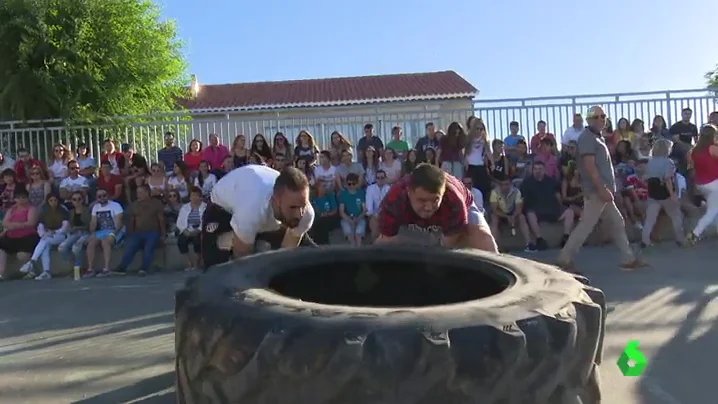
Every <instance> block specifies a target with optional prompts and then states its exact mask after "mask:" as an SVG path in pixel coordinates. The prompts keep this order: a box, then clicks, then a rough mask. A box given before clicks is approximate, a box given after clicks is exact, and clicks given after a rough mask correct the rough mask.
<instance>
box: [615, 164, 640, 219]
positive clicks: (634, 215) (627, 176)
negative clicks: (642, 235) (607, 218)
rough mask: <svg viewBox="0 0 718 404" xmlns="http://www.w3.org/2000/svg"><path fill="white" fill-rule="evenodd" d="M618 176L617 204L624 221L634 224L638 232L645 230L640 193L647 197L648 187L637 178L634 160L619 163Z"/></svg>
mask: <svg viewBox="0 0 718 404" xmlns="http://www.w3.org/2000/svg"><path fill="white" fill-rule="evenodd" d="M614 170H615V173H616V174H615V175H616V189H617V191H616V197H615V202H616V206H617V207H618V209H619V211H621V214H622V215H624V220H626V222H628V223H630V224H632V225H633V226H634V227H635V228H637V229H638V230H642V229H643V220H642V217H643V214H642V212H643V209H642V206H641V205H640V201H641V199H640V197H639V196H638V195H639V193H640V194H643V195H644V196H645V194H646V186H645V183H644V182H643V181H641V180H640V178H639V177H638V176H636V167H635V163H634V162H633V160H629V161H628V162H626V163H619V164H618V165H616V166H615V168H614Z"/></svg>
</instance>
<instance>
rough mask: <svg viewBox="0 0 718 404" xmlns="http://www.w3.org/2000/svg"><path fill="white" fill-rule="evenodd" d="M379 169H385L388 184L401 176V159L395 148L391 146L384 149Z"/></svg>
mask: <svg viewBox="0 0 718 404" xmlns="http://www.w3.org/2000/svg"><path fill="white" fill-rule="evenodd" d="M379 170H380V171H384V173H385V175H386V182H387V183H388V184H393V183H394V181H396V180H398V179H399V178H401V161H399V159H397V158H396V152H394V149H392V148H390V147H387V148H386V149H384V158H383V160H382V162H381V163H379ZM377 174H378V172H377Z"/></svg>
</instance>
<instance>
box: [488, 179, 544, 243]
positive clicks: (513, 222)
mask: <svg viewBox="0 0 718 404" xmlns="http://www.w3.org/2000/svg"><path fill="white" fill-rule="evenodd" d="M497 180H498V186H497V187H496V188H495V189H494V190H493V191H491V225H490V226H491V233H493V235H494V238H498V237H499V235H500V234H501V233H500V225H501V224H502V223H504V224H506V225H508V226H509V228H510V229H511V235H512V236H515V235H516V227H517V226H518V228H519V231H520V232H521V236H522V237H523V238H524V243H525V244H526V250H528V251H534V250H535V247H532V246H531V232H530V231H529V226H528V223H527V222H526V216H524V213H523V204H524V201H523V198H522V196H521V191H520V190H519V189H518V188H516V187H515V186H514V185H513V184H512V183H511V180H510V179H509V177H508V176H504V177H500V178H498V179H497Z"/></svg>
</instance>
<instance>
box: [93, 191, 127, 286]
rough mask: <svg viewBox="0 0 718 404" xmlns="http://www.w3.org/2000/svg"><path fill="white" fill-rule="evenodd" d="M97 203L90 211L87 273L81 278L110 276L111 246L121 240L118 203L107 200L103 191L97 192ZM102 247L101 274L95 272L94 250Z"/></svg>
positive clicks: (122, 233)
mask: <svg viewBox="0 0 718 404" xmlns="http://www.w3.org/2000/svg"><path fill="white" fill-rule="evenodd" d="M96 196H97V203H95V204H94V205H93V206H92V210H91V211H90V237H89V238H88V239H87V271H85V274H84V275H83V278H91V277H93V276H96V275H97V276H100V277H104V276H108V275H110V269H109V268H110V258H112V246H113V245H115V243H117V242H119V241H121V240H122V237H123V236H124V226H123V225H122V213H123V209H122V206H120V204H119V203H117V202H115V201H112V200H110V199H109V194H108V193H107V191H105V190H104V189H98V190H97V195H96ZM98 244H100V245H101V246H102V256H103V259H104V266H103V269H102V271H101V272H97V271H95V270H94V269H92V268H93V266H94V264H95V249H96V248H97V245H98Z"/></svg>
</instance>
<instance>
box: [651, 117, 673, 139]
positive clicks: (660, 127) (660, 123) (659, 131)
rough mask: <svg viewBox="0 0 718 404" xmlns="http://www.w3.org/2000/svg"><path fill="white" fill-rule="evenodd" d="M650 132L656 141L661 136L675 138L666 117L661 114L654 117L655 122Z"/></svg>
mask: <svg viewBox="0 0 718 404" xmlns="http://www.w3.org/2000/svg"><path fill="white" fill-rule="evenodd" d="M650 133H651V138H652V139H653V140H654V141H655V140H657V139H660V138H664V139H668V140H673V136H672V135H671V132H670V131H669V130H668V125H666V119H665V118H663V116H661V115H656V116H654V117H653V123H652V124H651V130H650Z"/></svg>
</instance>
